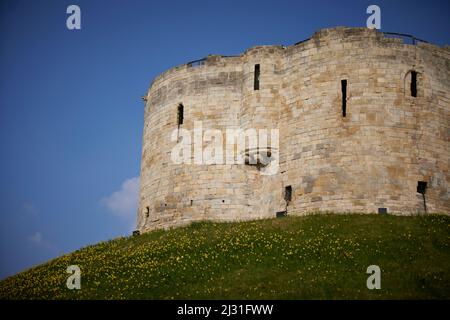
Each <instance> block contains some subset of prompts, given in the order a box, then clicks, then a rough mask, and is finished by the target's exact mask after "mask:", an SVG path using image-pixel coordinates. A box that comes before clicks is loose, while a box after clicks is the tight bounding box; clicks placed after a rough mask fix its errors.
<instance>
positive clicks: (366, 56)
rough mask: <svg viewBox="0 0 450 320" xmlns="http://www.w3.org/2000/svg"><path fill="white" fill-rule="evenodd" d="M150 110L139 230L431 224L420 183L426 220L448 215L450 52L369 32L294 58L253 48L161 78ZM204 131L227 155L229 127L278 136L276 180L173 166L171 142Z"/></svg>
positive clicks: (354, 32)
mask: <svg viewBox="0 0 450 320" xmlns="http://www.w3.org/2000/svg"><path fill="white" fill-rule="evenodd" d="M257 64H258V65H259V68H260V76H259V88H258V90H255V87H254V81H255V65H257ZM413 73H415V77H416V79H417V80H416V83H417V94H416V97H413V96H411V80H412V77H414V75H413ZM342 80H346V83H347V85H346V99H345V100H346V114H345V117H344V116H343V110H342V104H343V92H342ZM146 100H147V101H146V106H145V122H144V125H145V126H144V134H143V149H142V162H141V192H140V204H139V212H138V221H137V226H138V229H139V230H140V231H147V230H151V229H156V228H167V227H174V226H179V225H183V224H186V223H190V222H192V221H199V220H205V219H208V220H215V221H230V220H247V219H257V218H264V217H274V216H275V215H276V213H277V212H280V211H284V210H286V209H287V213H288V214H293V215H301V214H305V213H308V212H313V211H314V212H316V211H335V212H344V211H348V212H365V213H376V212H378V209H379V208H386V209H387V211H388V213H394V214H415V213H422V212H424V204H423V198H422V195H421V194H419V193H417V190H416V188H417V183H418V181H424V182H426V183H427V191H426V206H427V212H444V213H450V174H449V165H450V50H449V49H448V48H440V47H438V46H435V45H431V44H426V43H422V42H420V43H418V44H416V45H412V44H406V43H404V42H403V41H402V39H400V38H388V37H386V36H385V35H384V34H383V33H380V32H377V31H375V30H369V29H366V28H343V27H339V28H334V29H324V30H321V31H319V32H316V33H315V34H314V35H313V37H312V38H311V39H309V40H307V41H304V42H302V43H299V44H297V45H293V46H290V47H282V46H260V47H254V48H251V49H249V50H247V51H246V52H245V53H243V54H242V55H240V56H237V57H222V56H209V57H208V58H207V59H206V60H204V61H202V62H201V63H199V65H193V64H186V65H182V66H178V67H175V68H173V69H170V70H168V71H167V72H165V73H163V74H161V75H160V76H158V77H157V78H156V79H154V81H153V83H152V85H151V87H150V89H149V91H148V94H147V97H146ZM180 104H182V105H183V110H184V111H183V123H182V124H181V125H178V106H179V105H180ZM199 121H201V123H202V126H203V130H205V129H217V130H220V132H221V133H222V134H223V145H224V148H226V137H225V132H226V129H238V128H241V129H250V128H254V129H268V130H270V129H278V130H279V155H278V159H279V169H278V171H277V173H276V174H274V175H262V174H261V172H260V171H259V169H258V167H257V166H252V165H246V164H226V163H225V155H224V163H223V164H176V163H174V162H173V161H172V160H171V151H172V148H173V147H174V145H175V144H176V143H177V141H173V140H171V135H172V134H173V132H174V130H175V132H177V130H180V129H187V130H190V131H191V132H192V133H193V129H194V124H195V122H197V124H198V122H199ZM192 140H193V139H192ZM204 140H205V139H204ZM206 140H207V139H206ZM211 143H212V142H211V141H203V142H202V146H203V147H207V146H208V145H210V144H211ZM193 149H194V148H192V150H193ZM224 150H225V149H224ZM287 186H290V187H291V188H292V199H291V201H290V202H289V203H286V201H285V200H284V191H285V188H286V187H287Z"/></svg>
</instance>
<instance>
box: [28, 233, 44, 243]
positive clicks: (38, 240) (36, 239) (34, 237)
mask: <svg viewBox="0 0 450 320" xmlns="http://www.w3.org/2000/svg"><path fill="white" fill-rule="evenodd" d="M28 240H30V241H31V242H33V243H35V244H42V234H41V233H40V232H35V233H33V234H32V235H31V236H29V237H28Z"/></svg>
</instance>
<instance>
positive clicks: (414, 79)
mask: <svg viewBox="0 0 450 320" xmlns="http://www.w3.org/2000/svg"><path fill="white" fill-rule="evenodd" d="M411 97H417V72H416V71H411Z"/></svg>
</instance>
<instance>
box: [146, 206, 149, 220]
mask: <svg viewBox="0 0 450 320" xmlns="http://www.w3.org/2000/svg"><path fill="white" fill-rule="evenodd" d="M145 210H146V211H145V216H146V217H147V218H148V217H149V215H150V208H149V207H146V208H145Z"/></svg>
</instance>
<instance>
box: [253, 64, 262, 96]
mask: <svg viewBox="0 0 450 320" xmlns="http://www.w3.org/2000/svg"><path fill="white" fill-rule="evenodd" d="M260 74H261V69H260V66H259V64H255V81H254V86H253V89H254V90H259V76H260Z"/></svg>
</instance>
